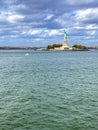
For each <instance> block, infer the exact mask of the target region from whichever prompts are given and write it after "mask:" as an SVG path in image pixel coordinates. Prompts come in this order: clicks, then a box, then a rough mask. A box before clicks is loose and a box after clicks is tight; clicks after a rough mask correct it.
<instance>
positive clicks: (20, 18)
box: [7, 14, 25, 23]
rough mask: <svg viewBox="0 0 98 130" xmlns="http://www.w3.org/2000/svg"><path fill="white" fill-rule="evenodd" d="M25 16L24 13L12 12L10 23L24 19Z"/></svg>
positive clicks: (9, 18)
mask: <svg viewBox="0 0 98 130" xmlns="http://www.w3.org/2000/svg"><path fill="white" fill-rule="evenodd" d="M24 18H25V16H23V15H20V14H12V15H9V16H8V18H7V20H8V21H9V22H10V23H16V22H17V21H19V20H22V19H24Z"/></svg>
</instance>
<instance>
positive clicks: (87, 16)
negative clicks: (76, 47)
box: [0, 0, 98, 46]
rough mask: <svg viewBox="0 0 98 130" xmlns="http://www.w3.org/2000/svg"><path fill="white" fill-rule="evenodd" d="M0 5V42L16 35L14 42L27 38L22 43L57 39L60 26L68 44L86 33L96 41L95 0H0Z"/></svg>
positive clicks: (97, 31)
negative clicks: (66, 36)
mask: <svg viewBox="0 0 98 130" xmlns="http://www.w3.org/2000/svg"><path fill="white" fill-rule="evenodd" d="M0 5H1V8H0V28H1V30H0V37H3V40H5V42H4V44H5V43H7V41H6V39H7V38H11V37H12V38H13V39H15V40H16V39H17V40H16V43H15V41H14V43H15V44H17V41H20V42H22V41H23V42H25V41H30V43H29V42H26V44H32V45H34V46H36V44H37V45H38V43H41V42H43V43H45V44H51V42H53V43H54V42H56V43H58V41H61V42H62V41H63V30H64V29H65V30H66V31H67V33H68V37H69V38H70V40H69V41H70V44H73V41H76V40H78V39H81V37H89V35H90V36H94V38H96V40H95V41H98V39H97V37H96V36H97V35H98V17H97V16H98V15H97V12H98V1H95V0H81V1H78V0H60V1H57V0H40V1H39V0H21V1H20V0H13V1H12V0H0ZM6 37H7V38H6ZM50 37H51V39H50ZM75 38H76V40H75ZM19 39H21V40H19ZM42 39H44V40H46V41H47V43H46V42H44V40H42ZM85 39H86V38H84V40H85ZM11 40H12V39H10V41H11ZM35 41H36V42H35ZM40 41H41V42H40ZM82 41H83V39H82ZM2 42H3V41H2ZM84 42H85V41H84ZM85 43H86V42H85ZM89 43H90V42H89ZM20 44H22V43H20ZM91 44H92V43H91ZM96 44H97V43H96Z"/></svg>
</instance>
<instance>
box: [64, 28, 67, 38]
mask: <svg viewBox="0 0 98 130" xmlns="http://www.w3.org/2000/svg"><path fill="white" fill-rule="evenodd" d="M66 40H67V33H66V32H65V30H64V41H66Z"/></svg>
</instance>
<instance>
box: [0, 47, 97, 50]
mask: <svg viewBox="0 0 98 130" xmlns="http://www.w3.org/2000/svg"><path fill="white" fill-rule="evenodd" d="M87 49H89V50H92V49H93V50H98V46H88V47H87ZM0 50H35V51H36V50H47V47H28V46H25V47H16V46H0Z"/></svg>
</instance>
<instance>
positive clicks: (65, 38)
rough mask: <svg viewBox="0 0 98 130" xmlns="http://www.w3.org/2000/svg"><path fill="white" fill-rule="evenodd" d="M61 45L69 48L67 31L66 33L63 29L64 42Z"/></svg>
mask: <svg viewBox="0 0 98 130" xmlns="http://www.w3.org/2000/svg"><path fill="white" fill-rule="evenodd" d="M63 47H64V48H69V46H68V42H67V33H66V31H65V30H64V43H63Z"/></svg>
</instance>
